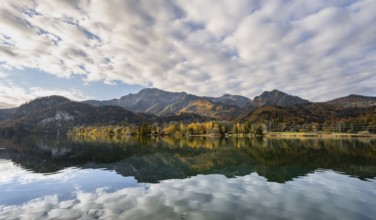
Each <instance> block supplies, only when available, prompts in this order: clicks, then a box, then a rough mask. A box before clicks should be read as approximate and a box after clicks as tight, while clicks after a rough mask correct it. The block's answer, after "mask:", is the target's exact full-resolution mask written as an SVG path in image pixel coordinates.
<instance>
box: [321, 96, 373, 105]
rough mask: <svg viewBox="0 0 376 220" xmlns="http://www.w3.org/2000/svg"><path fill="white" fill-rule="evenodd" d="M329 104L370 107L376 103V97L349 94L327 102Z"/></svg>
mask: <svg viewBox="0 0 376 220" xmlns="http://www.w3.org/2000/svg"><path fill="white" fill-rule="evenodd" d="M326 103H328V104H332V105H337V106H342V107H346V108H347V107H369V106H375V105H376V97H369V96H361V95H349V96H346V97H342V98H337V99H333V100H331V101H328V102H326Z"/></svg>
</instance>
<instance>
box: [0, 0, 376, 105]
mask: <svg viewBox="0 0 376 220" xmlns="http://www.w3.org/2000/svg"><path fill="white" fill-rule="evenodd" d="M0 10H1V13H0V63H2V64H1V65H3V66H5V67H10V68H35V69H40V70H41V71H44V72H48V73H51V74H54V75H56V76H58V77H71V76H72V75H81V76H82V77H83V78H84V80H85V81H86V82H91V81H104V82H106V83H111V82H113V81H116V80H120V81H122V82H124V83H127V84H137V85H142V86H150V87H158V88H161V89H166V90H170V91H181V90H184V91H187V92H191V93H194V94H198V95H221V94H223V93H233V94H242V95H246V96H249V97H253V96H255V95H258V94H259V93H261V92H262V91H263V90H271V89H280V90H283V91H286V92H288V93H291V94H295V95H300V96H302V97H304V98H308V99H311V100H314V101H319V100H327V99H330V98H334V97H337V96H342V95H347V94H349V93H360V94H365V95H374V94H375V93H376V89H375V87H374V85H375V84H376V74H375V68H374V63H375V61H376V41H375V38H374V34H375V33H376V27H375V25H373V24H374V23H375V22H376V14H375V13H374V11H375V10H376V2H375V1H373V0H364V1H356V0H346V1H340V0H336V1H325V0H318V1H314V2H307V1H304V0H298V1H290V0H284V1H260V0H239V1H231V0H225V1H221V2H218V1H213V0H193V1H182V0H179V1H169V0H156V1H152V2H149V1H138V0H137V1H136V0H130V1H117V0H111V1H99V0H89V1H84V0H82V1H59V3H51V2H49V1H47V0H36V1H17V2H14V1H10V0H8V1H2V3H1V4H0ZM333 85H335V86H333Z"/></svg>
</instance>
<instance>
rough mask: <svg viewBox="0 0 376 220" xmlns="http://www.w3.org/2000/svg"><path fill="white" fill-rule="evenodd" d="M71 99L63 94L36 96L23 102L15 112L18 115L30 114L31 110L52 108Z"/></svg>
mask: <svg viewBox="0 0 376 220" xmlns="http://www.w3.org/2000/svg"><path fill="white" fill-rule="evenodd" d="M70 101H71V100H70V99H68V98H65V97H63V96H58V95H52V96H46V97H40V98H36V99H34V100H31V101H29V102H27V103H24V104H22V105H21V106H20V107H19V108H18V109H17V112H16V113H15V115H16V116H20V115H24V114H28V113H30V112H37V111H41V110H45V109H49V108H52V107H54V106H56V105H60V104H63V103H67V102H70Z"/></svg>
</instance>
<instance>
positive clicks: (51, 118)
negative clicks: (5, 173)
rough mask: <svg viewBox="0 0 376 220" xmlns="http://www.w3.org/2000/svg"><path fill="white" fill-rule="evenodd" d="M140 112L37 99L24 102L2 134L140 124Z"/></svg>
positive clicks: (0, 127)
mask: <svg viewBox="0 0 376 220" xmlns="http://www.w3.org/2000/svg"><path fill="white" fill-rule="evenodd" d="M144 121H147V119H146V118H144V117H143V116H141V115H137V114H135V113H133V112H130V111H128V110H125V109H124V108H121V107H118V106H100V107H94V106H91V105H89V104H85V103H81V102H74V101H71V100H69V99H67V98H65V97H61V96H49V97H43V98H38V99H35V100H33V101H30V102H28V103H25V104H23V105H21V106H20V107H19V108H18V109H17V110H16V112H15V113H14V115H13V116H12V117H11V118H10V119H9V120H8V121H5V122H3V123H2V124H1V125H0V133H7V134H8V133H9V134H11V133H23V132H26V133H33V132H35V133H66V131H67V130H68V129H69V128H71V127H74V126H83V125H85V126H88V125H108V124H119V123H141V122H144Z"/></svg>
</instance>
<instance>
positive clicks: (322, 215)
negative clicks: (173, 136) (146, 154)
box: [0, 171, 376, 219]
mask: <svg viewBox="0 0 376 220" xmlns="http://www.w3.org/2000/svg"><path fill="white" fill-rule="evenodd" d="M77 172H78V173H79V172H81V171H77ZM90 172H92V171H90ZM103 172H104V171H103ZM93 174H94V173H93ZM102 174H103V173H102ZM95 175H98V173H96V174H95ZM78 176H79V175H77V176H75V177H74V178H73V179H72V181H71V182H69V184H72V185H76V186H77V184H76V183H75V179H77V178H78ZM115 176H116V175H110V176H107V178H104V179H105V180H103V183H106V182H108V184H111V183H112V180H111V178H114V177H115ZM99 179H102V178H99ZM36 181H37V180H36ZM124 181H126V180H124ZM14 185H19V184H18V183H15V184H14ZM78 185H79V187H76V188H75V189H74V191H73V192H72V195H73V196H71V197H64V196H63V195H62V194H61V193H60V191H59V190H60V189H59V188H58V187H56V186H54V185H51V186H50V187H52V188H53V189H54V190H55V194H50V195H43V196H40V197H36V198H34V199H32V200H30V201H27V202H24V203H20V204H14V205H3V206H1V205H0V218H4V219H14V218H19V217H21V219H33V218H36V219H98V218H99V219H335V218H337V219H372V218H374V216H376V210H375V209H374V206H375V205H376V190H375V188H376V187H375V186H376V180H375V179H371V180H369V181H362V180H359V179H356V178H352V177H349V176H346V175H343V174H339V173H336V172H334V171H316V172H315V173H312V174H309V175H307V176H305V177H301V178H298V179H294V180H293V181H289V182H286V183H284V184H280V183H271V182H268V181H267V179H265V178H264V177H261V176H259V175H257V174H256V173H252V174H250V175H247V176H244V177H237V178H232V179H229V178H226V177H225V176H223V175H198V176H195V177H191V178H187V179H183V180H174V179H172V180H165V181H162V182H160V183H158V184H150V185H148V184H136V185H134V184H131V185H128V186H121V187H119V189H118V190H115V191H110V190H108V189H107V188H106V187H104V186H99V187H98V188H96V189H95V190H87V189H86V188H87V187H89V186H90V185H91V181H86V182H85V183H84V184H78ZM129 186H132V187H129ZM28 187H29V186H27V185H24V186H23V187H20V189H21V190H26V191H27V189H28Z"/></svg>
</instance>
